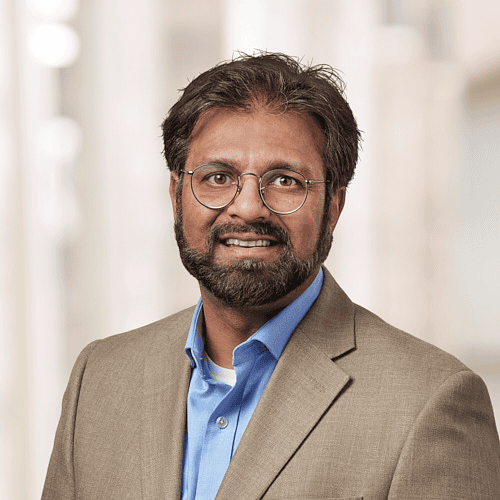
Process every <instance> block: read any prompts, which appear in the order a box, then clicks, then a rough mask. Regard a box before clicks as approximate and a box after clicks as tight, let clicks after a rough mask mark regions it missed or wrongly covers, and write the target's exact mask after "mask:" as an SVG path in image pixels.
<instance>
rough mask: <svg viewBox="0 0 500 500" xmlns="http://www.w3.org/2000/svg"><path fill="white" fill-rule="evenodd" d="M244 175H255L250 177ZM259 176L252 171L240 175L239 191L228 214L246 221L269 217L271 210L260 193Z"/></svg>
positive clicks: (228, 209) (229, 207) (228, 208)
mask: <svg viewBox="0 0 500 500" xmlns="http://www.w3.org/2000/svg"><path fill="white" fill-rule="evenodd" d="M244 176H251V177H255V179H250V178H249V177H247V178H246V179H245V178H244ZM259 180H260V178H259V176H258V175H257V174H254V173H252V172H246V173H244V174H241V175H240V179H239V187H238V192H237V193H236V197H235V198H234V199H233V201H232V203H231V204H230V205H229V206H228V207H227V213H228V215H230V216H232V217H239V218H240V219H242V220H244V221H246V222H252V221H258V220H263V219H267V218H268V217H269V216H270V215H271V211H270V210H269V209H268V208H267V207H266V206H265V205H264V203H263V202H262V198H261V197H260V193H259Z"/></svg>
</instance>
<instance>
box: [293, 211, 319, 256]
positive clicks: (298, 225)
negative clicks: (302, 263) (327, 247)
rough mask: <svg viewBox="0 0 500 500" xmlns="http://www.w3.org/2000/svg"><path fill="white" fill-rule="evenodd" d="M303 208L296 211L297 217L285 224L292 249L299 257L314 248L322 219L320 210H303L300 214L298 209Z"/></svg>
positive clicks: (309, 252) (307, 253) (312, 250)
mask: <svg viewBox="0 0 500 500" xmlns="http://www.w3.org/2000/svg"><path fill="white" fill-rule="evenodd" d="M305 208H306V207H302V208H301V209H300V210H299V212H298V213H297V217H296V218H295V219H294V220H290V221H289V222H288V224H287V231H288V234H289V236H290V238H291V240H292V245H293V250H294V252H295V253H296V254H297V256H299V257H304V256H306V255H309V254H311V253H312V252H314V251H315V250H316V246H317V244H318V236H319V232H320V230H321V221H322V219H323V211H322V210H314V211H304V213H303V214H301V213H300V211H301V210H303V209H305Z"/></svg>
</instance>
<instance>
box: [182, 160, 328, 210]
mask: <svg viewBox="0 0 500 500" xmlns="http://www.w3.org/2000/svg"><path fill="white" fill-rule="evenodd" d="M206 166H207V164H203V165H198V166H197V167H196V168H195V169H194V170H181V172H183V173H185V174H191V191H192V193H193V196H194V197H195V198H196V201H197V202H198V203H199V204H200V205H203V206H204V207H206V208H210V210H222V209H223V208H226V207H227V206H228V205H231V203H232V202H233V201H234V199H235V198H236V196H238V193H239V192H241V186H240V177H243V176H244V175H253V176H254V177H257V178H258V179H259V196H260V199H261V200H262V203H264V205H265V206H266V207H267V208H268V209H269V210H271V212H273V213H275V214H278V215H289V214H293V213H295V212H297V211H298V210H300V209H301V208H302V207H303V206H304V203H305V202H306V200H307V195H308V194H309V185H310V184H327V183H328V181H327V180H324V181H310V180H308V179H306V178H305V177H304V176H303V175H302V174H300V173H299V172H295V171H294V170H289V171H290V172H293V173H294V174H297V175H300V176H302V177H304V180H305V181H306V195H305V196H304V200H303V201H302V203H301V204H300V205H299V206H298V207H297V208H295V209H294V210H291V211H289V212H279V211H278V210H274V208H271V207H270V206H269V205H268V204H267V203H266V200H264V195H263V191H264V189H265V187H262V177H264V176H263V175H257V174H254V173H253V172H243V173H242V174H239V175H238V184H237V185H236V192H235V193H234V196H233V197H232V198H231V200H229V201H228V202H227V203H226V204H224V205H221V206H220V207H211V206H209V205H205V203H203V202H201V201H200V200H199V199H198V197H197V196H196V193H195V191H194V187H193V174H194V173H195V172H196V171H197V170H198V169H199V168H202V167H206ZM275 170H277V171H282V169H279V168H278V169H273V170H269V171H268V172H266V173H265V174H264V175H267V174H268V173H269V172H274V171H275Z"/></svg>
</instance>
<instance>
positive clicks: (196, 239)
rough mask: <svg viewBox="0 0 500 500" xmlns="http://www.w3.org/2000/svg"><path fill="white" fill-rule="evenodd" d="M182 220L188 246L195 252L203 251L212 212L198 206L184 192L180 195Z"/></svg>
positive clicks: (211, 220)
mask: <svg viewBox="0 0 500 500" xmlns="http://www.w3.org/2000/svg"><path fill="white" fill-rule="evenodd" d="M182 219H183V229H184V237H185V238H186V242H187V243H188V245H189V246H190V247H192V248H194V249H196V250H203V249H204V248H205V246H206V238H207V233H208V231H209V229H210V228H211V227H212V224H213V220H214V215H213V213H212V210H209V209H208V208H205V207H203V206H202V205H200V204H199V203H198V202H197V201H196V200H195V199H193V198H192V197H191V196H189V194H187V193H186V191H184V193H183V195H182Z"/></svg>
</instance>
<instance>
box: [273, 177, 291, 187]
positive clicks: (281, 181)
mask: <svg viewBox="0 0 500 500" xmlns="http://www.w3.org/2000/svg"><path fill="white" fill-rule="evenodd" d="M269 184H272V185H274V186H279V187H290V186H295V185H297V180H296V179H294V178H293V177H289V176H288V175H278V176H276V177H275V178H274V179H271V182H270V183H269Z"/></svg>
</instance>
